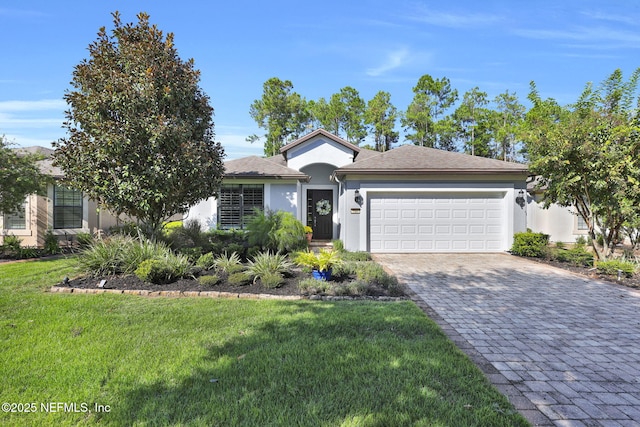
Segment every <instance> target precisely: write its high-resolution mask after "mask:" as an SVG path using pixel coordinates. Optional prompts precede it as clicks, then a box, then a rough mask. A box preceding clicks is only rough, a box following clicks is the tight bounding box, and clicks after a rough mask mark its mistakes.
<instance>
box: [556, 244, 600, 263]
mask: <svg viewBox="0 0 640 427" xmlns="http://www.w3.org/2000/svg"><path fill="white" fill-rule="evenodd" d="M555 258H556V259H557V260H558V261H560V262H567V263H569V264H572V265H575V266H577V267H588V266H591V265H593V254H591V252H587V250H586V249H585V247H584V246H575V247H573V248H571V249H567V250H563V249H560V250H558V251H556V253H555Z"/></svg>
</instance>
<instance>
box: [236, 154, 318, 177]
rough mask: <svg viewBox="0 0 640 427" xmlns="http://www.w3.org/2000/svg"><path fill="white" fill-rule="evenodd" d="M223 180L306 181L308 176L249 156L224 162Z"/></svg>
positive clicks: (270, 161) (273, 162) (260, 158)
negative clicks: (269, 179)
mask: <svg viewBox="0 0 640 427" xmlns="http://www.w3.org/2000/svg"><path fill="white" fill-rule="evenodd" d="M224 166H225V173H224V176H225V178H278V179H297V180H299V181H308V180H309V176H308V175H306V174H304V173H302V172H300V171H297V170H295V169H291V168H288V167H286V166H284V165H281V164H278V163H276V162H275V161H272V160H270V159H265V158H264V157H258V156H249V157H243V158H241V159H235V160H229V161H227V162H225V164H224Z"/></svg>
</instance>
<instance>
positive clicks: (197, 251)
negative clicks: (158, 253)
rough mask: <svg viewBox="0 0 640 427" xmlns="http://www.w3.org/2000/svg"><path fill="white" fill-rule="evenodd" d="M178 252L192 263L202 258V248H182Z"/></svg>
mask: <svg viewBox="0 0 640 427" xmlns="http://www.w3.org/2000/svg"><path fill="white" fill-rule="evenodd" d="M176 252H177V253H179V254H181V255H184V256H186V257H187V258H189V260H190V261H191V262H196V261H197V260H198V258H200V255H202V248H201V247H200V246H196V247H193V248H191V247H189V248H180V249H178V250H177V251H176Z"/></svg>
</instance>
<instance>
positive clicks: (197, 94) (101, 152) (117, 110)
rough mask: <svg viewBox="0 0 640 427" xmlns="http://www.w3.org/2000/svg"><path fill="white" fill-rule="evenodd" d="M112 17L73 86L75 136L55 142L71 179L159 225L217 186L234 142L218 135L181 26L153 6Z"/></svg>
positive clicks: (70, 116) (118, 208) (71, 127)
mask: <svg viewBox="0 0 640 427" xmlns="http://www.w3.org/2000/svg"><path fill="white" fill-rule="evenodd" d="M113 18H114V20H113V22H114V29H113V30H112V31H111V32H110V33H109V32H107V30H106V29H105V28H104V27H103V28H101V29H100V30H99V32H98V38H97V40H96V41H95V42H93V43H91V44H90V45H89V55H90V58H89V59H85V60H83V61H82V62H81V63H80V64H78V65H77V66H76V67H75V69H74V71H73V80H72V82H71V85H72V86H73V89H72V90H69V91H68V92H67V93H66V94H65V100H66V101H67V103H68V105H69V109H68V110H67V112H66V119H67V120H66V122H65V124H64V126H65V127H66V128H67V131H68V134H69V135H68V136H67V137H66V138H62V139H60V140H59V141H57V142H56V143H54V146H55V148H56V150H55V153H54V159H55V163H56V164H57V165H59V166H60V167H61V168H62V169H63V170H64V172H65V176H66V178H65V180H66V181H67V183H68V185H69V186H71V187H74V188H76V189H79V190H82V191H83V192H84V193H85V194H87V195H88V196H89V197H90V198H92V199H94V200H96V201H98V202H100V203H101V204H102V205H104V206H106V207H108V208H109V209H111V210H113V211H115V212H117V213H125V214H127V215H130V216H133V217H135V218H137V219H138V220H139V221H141V222H143V223H144V224H145V225H146V226H147V227H148V228H149V229H150V231H151V233H152V235H155V233H157V232H158V230H159V229H160V227H161V225H162V223H163V222H164V221H165V220H166V219H168V218H169V217H171V216H172V215H174V214H176V213H181V212H185V211H186V210H187V209H188V207H189V206H191V205H193V204H195V203H197V202H198V201H200V200H203V199H205V198H208V197H211V196H215V195H216V194H217V191H218V189H219V186H220V182H221V180H222V175H223V172H224V165H223V157H224V151H223V149H222V146H221V145H220V143H217V142H214V125H213V121H212V114H213V108H212V107H211V106H210V105H209V98H208V96H207V95H206V94H204V93H203V92H202V90H201V89H200V87H199V84H198V83H199V80H200V73H199V71H197V70H196V69H195V68H194V62H193V60H192V59H190V60H188V61H186V62H185V61H182V60H181V59H180V58H179V56H178V53H177V50H176V48H175V46H174V43H173V40H174V38H173V34H171V33H169V34H167V35H166V37H165V36H164V34H163V32H162V31H161V30H159V29H158V28H157V27H156V26H155V25H150V24H149V15H147V14H146V13H140V14H139V15H138V23H137V24H135V25H134V24H131V23H129V24H123V23H122V22H121V20H120V15H119V14H118V12H115V13H114V14H113Z"/></svg>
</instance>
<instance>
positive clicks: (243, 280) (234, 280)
mask: <svg viewBox="0 0 640 427" xmlns="http://www.w3.org/2000/svg"><path fill="white" fill-rule="evenodd" d="M227 282H229V284H230V285H233V286H244V285H248V284H249V282H251V277H250V276H249V275H248V274H247V273H245V272H244V271H238V272H236V273H231V274H229V277H228V278H227Z"/></svg>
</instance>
